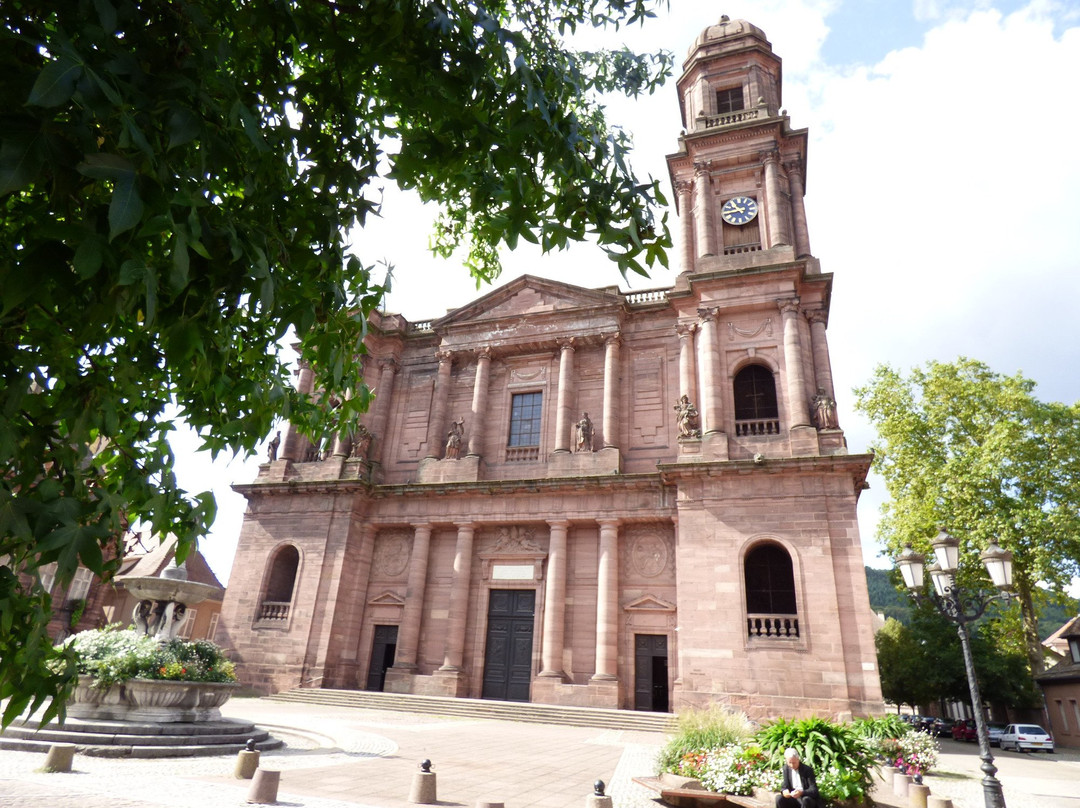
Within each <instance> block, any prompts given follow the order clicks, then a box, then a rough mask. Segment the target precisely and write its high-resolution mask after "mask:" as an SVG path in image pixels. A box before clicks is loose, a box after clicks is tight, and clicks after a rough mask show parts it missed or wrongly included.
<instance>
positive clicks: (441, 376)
mask: <svg viewBox="0 0 1080 808" xmlns="http://www.w3.org/2000/svg"><path fill="white" fill-rule="evenodd" d="M435 356H436V358H438V360H439V373H438V375H436V376H435V390H434V391H433V393H432V401H431V420H430V421H428V429H427V453H426V454H425V455H424V456H425V457H440V456H441V455H442V448H443V444H444V443H445V442H446V434H445V432H446V399H447V396H449V394H450V370H451V368H452V367H453V364H454V360H453V356H454V355H453V354H452V353H450V351H438V352H436V354H435ZM469 426H471V427H472V428H473V429H475V428H476V424H475V423H474V424H470V425H469Z"/></svg>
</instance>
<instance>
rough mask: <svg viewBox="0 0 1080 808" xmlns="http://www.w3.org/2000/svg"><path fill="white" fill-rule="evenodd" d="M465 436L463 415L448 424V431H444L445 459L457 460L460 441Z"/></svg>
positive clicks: (459, 453) (459, 454) (459, 451)
mask: <svg viewBox="0 0 1080 808" xmlns="http://www.w3.org/2000/svg"><path fill="white" fill-rule="evenodd" d="M464 438H465V416H464V415H463V416H461V417H460V418H458V419H457V420H456V421H454V422H453V423H451V424H450V431H449V432H448V433H446V452H445V453H444V454H443V458H444V459H445V460H458V459H459V458H460V457H461V442H462V440H463V439H464Z"/></svg>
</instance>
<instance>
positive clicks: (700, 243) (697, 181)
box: [694, 163, 716, 257]
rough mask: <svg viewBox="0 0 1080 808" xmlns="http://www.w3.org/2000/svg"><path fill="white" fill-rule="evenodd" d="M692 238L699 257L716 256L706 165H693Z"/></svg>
mask: <svg viewBox="0 0 1080 808" xmlns="http://www.w3.org/2000/svg"><path fill="white" fill-rule="evenodd" d="M694 192H695V193H694V236H695V242H696V244H697V254H698V256H699V257H702V256H706V255H716V226H715V224H714V214H713V206H714V205H713V203H714V200H713V192H712V178H710V177H709V164H708V163H694Z"/></svg>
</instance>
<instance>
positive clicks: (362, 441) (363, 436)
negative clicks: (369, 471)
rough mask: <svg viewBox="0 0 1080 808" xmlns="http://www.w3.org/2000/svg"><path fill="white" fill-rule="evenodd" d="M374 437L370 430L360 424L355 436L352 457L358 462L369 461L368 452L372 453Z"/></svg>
mask: <svg viewBox="0 0 1080 808" xmlns="http://www.w3.org/2000/svg"><path fill="white" fill-rule="evenodd" d="M373 437H374V436H373V435H372V434H371V432H369V431H368V428H367V427H366V426H364V425H363V424H360V426H358V427H357V428H356V434H355V435H354V436H353V445H352V456H353V457H355V458H357V459H358V460H367V457H368V452H370V451H371V439H372V438H373Z"/></svg>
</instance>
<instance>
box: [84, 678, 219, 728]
mask: <svg viewBox="0 0 1080 808" xmlns="http://www.w3.org/2000/svg"><path fill="white" fill-rule="evenodd" d="M92 682H93V679H92V678H91V677H90V676H80V677H79V682H78V684H77V685H76V687H75V691H74V693H72V696H71V699H70V700H69V701H68V705H67V714H68V715H69V716H71V717H72V718H83V719H99V720H105V721H152V722H155V723H160V724H174V723H197V722H201V721H219V720H220V719H221V709H220V708H221V705H222V704H224V703H225V702H227V701H228V700H229V698H230V697H231V696H232V694H233V693H234V692H235V691H236V688H238V687H239V686H240V685H239V684H237V683H236V682H181V681H174V680H171V679H128V680H127V681H126V682H120V683H118V684H115V685H111V686H110V687H106V688H97V687H92V686H91V685H92Z"/></svg>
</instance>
